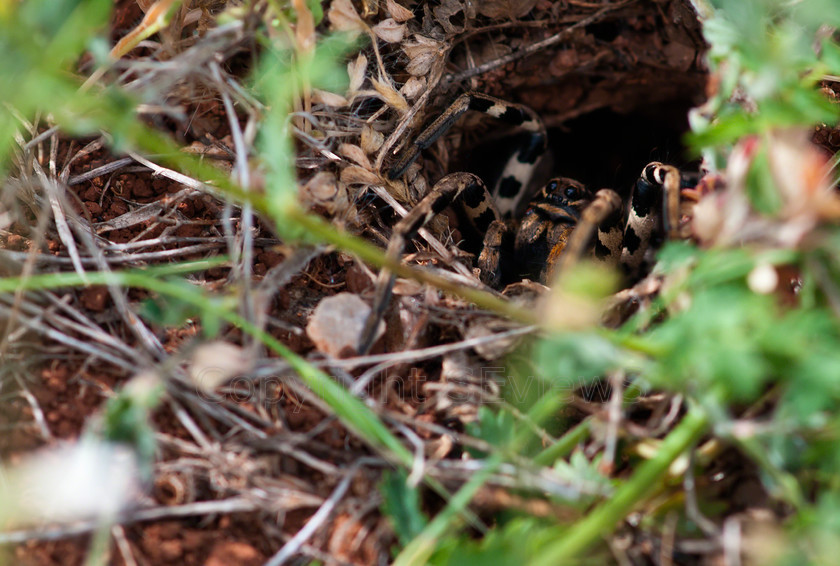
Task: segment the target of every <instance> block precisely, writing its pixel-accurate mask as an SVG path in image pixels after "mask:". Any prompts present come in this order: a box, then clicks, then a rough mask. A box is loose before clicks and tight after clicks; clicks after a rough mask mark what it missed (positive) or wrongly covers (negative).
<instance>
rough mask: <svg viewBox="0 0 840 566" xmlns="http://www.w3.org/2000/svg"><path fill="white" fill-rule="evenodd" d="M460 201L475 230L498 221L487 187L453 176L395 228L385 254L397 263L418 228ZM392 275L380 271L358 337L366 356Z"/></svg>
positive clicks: (468, 177) (471, 178)
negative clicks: (363, 325) (363, 326)
mask: <svg viewBox="0 0 840 566" xmlns="http://www.w3.org/2000/svg"><path fill="white" fill-rule="evenodd" d="M456 200H459V201H461V202H463V204H464V208H465V209H466V211H467V216H468V217H469V218H470V220H471V222H473V224H474V225H475V226H476V228H477V229H479V228H480V229H486V228H487V226H488V225H490V224H491V223H492V222H493V221H494V220H497V219H498V212H496V210H495V208H494V207H493V204H492V201H491V199H490V195H489V194H488V192H487V187H485V186H484V183H483V182H482V181H481V179H479V178H478V177H476V176H475V175H473V174H472V173H453V174H451V175H447V176H446V177H444V178H443V179H441V180H440V181H438V182H437V183H436V184H435V186H434V187H432V190H431V191H430V192H429V194H427V195H426V196H425V197H423V199H422V200H421V201H420V202H419V203H417V205H416V206H415V207H414V208H412V209H411V211H410V212H409V213H408V214H406V215H405V216H404V217H403V218H402V219H401V220H400V221H399V222H397V224H396V225H395V226H394V230H393V233H392V235H391V239H390V241H389V242H388V249H387V250H386V255H387V257H388V258H390V259H391V260H393V261H399V258H400V256H401V255H402V252H403V248H405V244H406V242H407V241H408V240H410V239H411V238H412V237H413V236H414V235H415V234H416V233H417V231H418V230H420V228H422V227H423V226H425V225H426V224H427V223H428V222H429V221H430V220H431V219H432V218H434V217H435V216H437V215H438V214H439V213H440V212H442V211H443V210H444V209H446V208H447V207H449V205H451V204H452V203H453V202H455V201H456ZM395 280H396V277H395V275H394V274H393V273H392V272H391V270H390V269H387V268H383V269H382V270H380V272H379V275H378V276H377V278H376V288H375V291H374V297H373V305H372V308H371V312H370V314H369V315H368V318H367V321H365V328H364V330H363V331H362V335H361V336H360V337H359V345H358V348H357V351H358V353H359V354H365V353H367V352H368V351H369V350H370V348H371V346H373V342H374V341H375V340H376V330H377V328H378V327H379V322H380V321H381V320H382V317H383V316H384V314H385V310H386V308H387V306H388V300H389V299H390V298H391V292H392V291H393V289H394V281H395Z"/></svg>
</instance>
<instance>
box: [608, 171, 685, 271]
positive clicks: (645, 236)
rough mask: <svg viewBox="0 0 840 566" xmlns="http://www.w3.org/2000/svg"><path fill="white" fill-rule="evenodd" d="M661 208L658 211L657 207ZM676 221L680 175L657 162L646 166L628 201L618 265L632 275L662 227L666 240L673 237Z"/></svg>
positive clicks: (675, 230) (677, 229)
mask: <svg viewBox="0 0 840 566" xmlns="http://www.w3.org/2000/svg"><path fill="white" fill-rule="evenodd" d="M660 207H661V208H660ZM679 221H680V172H679V170H678V169H677V168H676V167H673V166H671V165H663V164H662V163H659V162H658V161H654V162H653V163H649V164H648V165H646V166H645V168H644V169H643V170H642V174H641V175H640V176H639V179H638V180H637V181H636V186H635V187H634V190H633V195H632V197H631V200H630V211H629V215H628V218H627V227H626V228H625V230H624V249H622V251H621V265H622V266H623V267H624V269H625V271H626V272H627V273H629V274H631V275H632V274H635V273H636V272H637V271H638V270H639V267H641V265H642V263H643V262H644V260H645V255H646V253H647V251H648V250H649V249H650V248H651V244H652V242H653V241H654V239H655V238H661V237H662V236H661V234H658V232H659V231H660V230H661V229H662V227H663V226H664V231H665V234H666V235H667V236H668V237H669V238H676V237H677V236H678V233H679Z"/></svg>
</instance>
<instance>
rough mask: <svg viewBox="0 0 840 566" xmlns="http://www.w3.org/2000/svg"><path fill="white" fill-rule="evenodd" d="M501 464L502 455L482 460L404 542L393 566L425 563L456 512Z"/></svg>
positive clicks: (459, 510)
mask: <svg viewBox="0 0 840 566" xmlns="http://www.w3.org/2000/svg"><path fill="white" fill-rule="evenodd" d="M501 464H502V456H501V455H500V454H499V453H496V454H493V455H492V456H490V457H489V458H487V459H486V460H485V461H484V466H483V467H482V468H481V469H480V470H479V471H477V472H476V473H474V474H473V475H472V477H470V479H469V480H468V481H467V482H466V483H465V484H464V485H463V486H461V489H459V490H458V492H457V493H455V495H453V496H452V499H450V500H449V503H447V505H446V507H445V508H444V509H443V510H442V511H441V512H440V513H438V514H437V515H436V516H435V518H434V519H432V520H431V521H430V522H429V524H428V525H426V528H424V529H423V531H422V532H421V533H420V534H419V535H417V536H416V537H415V538H414V540H412V541H411V542H410V543H408V544H407V545H406V547H405V548H404V549H403V551H402V552H400V554H399V556H397V558H396V560H394V562H393V564H394V566H420V565H422V564H428V562H429V557H430V556H431V555H432V553H433V552H434V550H435V546H436V544H437V541H438V540H439V539H440V538H441V537H442V536H443V535H445V534H446V532H447V531H448V530H449V528H450V524H451V523H452V521H453V520H454V519H455V517H456V515H458V514H459V513H461V512H463V510H464V509H465V508H466V506H467V505H469V503H470V501H472V498H473V497H474V496H475V494H476V492H477V491H478V490H479V488H480V487H481V486H482V485H484V482H486V481H487V480H488V479H489V478H490V476H491V475H492V474H493V473H494V472H495V471H496V469H497V468H498V467H499V466H500V465H501Z"/></svg>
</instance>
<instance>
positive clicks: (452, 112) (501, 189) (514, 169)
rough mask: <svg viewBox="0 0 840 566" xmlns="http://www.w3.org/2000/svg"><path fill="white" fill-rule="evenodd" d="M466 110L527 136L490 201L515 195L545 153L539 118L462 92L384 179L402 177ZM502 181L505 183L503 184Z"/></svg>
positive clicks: (515, 106) (524, 108)
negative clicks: (520, 131)
mask: <svg viewBox="0 0 840 566" xmlns="http://www.w3.org/2000/svg"><path fill="white" fill-rule="evenodd" d="M467 110H474V111H476V112H483V113H485V114H488V115H490V116H492V117H494V118H496V119H497V120H500V121H502V122H505V123H506V124H510V125H512V126H517V127H519V128H521V129H523V130H525V131H526V132H528V133H529V134H530V135H529V136H528V137H527V139H526V140H525V142H524V143H523V144H522V146H521V147H520V148H519V149H518V150H517V152H516V153H515V154H514V155H513V156H512V157H511V158H510V160H509V161H508V163H507V165H506V166H505V169H504V170H503V173H502V177H501V179H500V181H499V184H497V185H496V187H495V189H494V191H493V196H494V197H502V198H503V199H510V198H512V197H514V196H516V195H515V194H513V193H518V192H519V188H521V187H522V182H521V181H522V179H523V178H524V177H527V176H530V174H531V172H532V171H533V169H534V166H535V164H536V162H537V159H538V158H539V157H540V156H541V155H542V154H544V153H545V150H546V145H547V137H546V133H545V126H544V125H543V123H542V120H540V117H539V116H538V115H537V114H536V113H535V112H534V111H533V110H531V109H530V108H528V107H527V106H523V105H521V104H514V103H511V102H505V101H504V100H501V99H499V98H495V97H493V96H488V95H486V94H481V93H478V92H465V93H464V94H462V95H461V96H459V97H458V98H456V99H455V101H454V102H453V103H452V104H450V105H449V107H448V108H447V109H446V110H445V111H444V112H443V114H441V115H440V116H438V118H437V119H436V120H435V121H434V122H432V123H431V124H429V126H428V127H426V129H425V130H423V132H422V133H421V134H420V135H419V136H417V138H416V139H415V140H414V142H413V143H412V144H411V146H410V147H409V148H408V149H407V150H406V151H405V153H404V154H403V155H402V156H401V157H400V158H399V160H397V162H396V163H395V164H394V165H393V166H392V167H391V169H390V170H389V171H388V177H389V178H391V179H396V178H397V177H400V176H401V175H402V174H403V173H405V170H406V169H408V166H409V165H411V164H412V163H414V161H415V160H416V159H417V157H418V156H419V155H420V152H421V151H422V150H424V149H426V148H428V147H429V146H431V145H432V144H433V143H434V142H435V141H436V140H437V139H438V138H440V137H441V136H442V135H443V134H445V133H446V132H447V131H448V130H449V128H451V127H452V126H453V125H454V124H455V122H457V121H458V118H460V117H461V115H462V114H464V112H466V111H467ZM505 179H508V181H507V183H506V182H505ZM517 183H518V184H517ZM516 202H518V201H516ZM514 204H516V203H514ZM506 214H507V213H506Z"/></svg>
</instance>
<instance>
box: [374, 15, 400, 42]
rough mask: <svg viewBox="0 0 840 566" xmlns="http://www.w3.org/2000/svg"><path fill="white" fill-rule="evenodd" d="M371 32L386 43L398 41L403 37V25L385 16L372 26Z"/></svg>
mask: <svg viewBox="0 0 840 566" xmlns="http://www.w3.org/2000/svg"><path fill="white" fill-rule="evenodd" d="M373 33H375V34H376V37H378V38H379V39H381V40H382V41H384V42H386V43H399V42H400V41H402V40H403V37H405V26H404V25H403V24H398V23H397V22H395V21H394V20H393V19H392V18H387V19H384V20H382V21H381V22H379V23H378V24H376V25H375V26H373Z"/></svg>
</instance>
